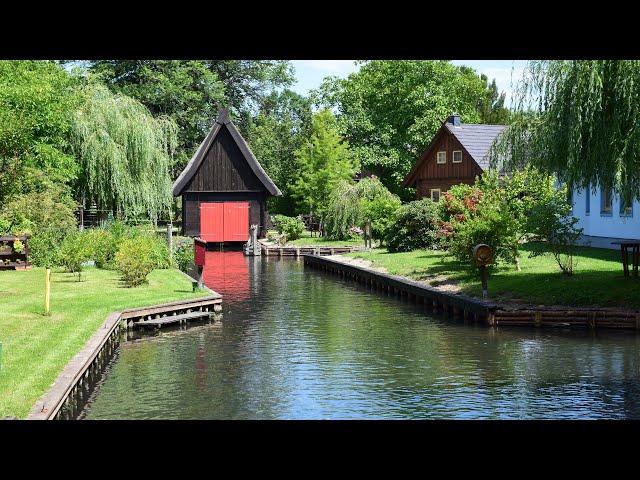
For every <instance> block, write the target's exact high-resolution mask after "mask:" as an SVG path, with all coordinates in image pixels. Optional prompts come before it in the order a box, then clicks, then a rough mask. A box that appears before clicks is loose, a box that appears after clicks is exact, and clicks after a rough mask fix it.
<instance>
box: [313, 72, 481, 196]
mask: <svg viewBox="0 0 640 480" xmlns="http://www.w3.org/2000/svg"><path fill="white" fill-rule="evenodd" d="M314 96H315V97H316V99H317V101H318V102H319V103H321V104H324V105H327V106H329V107H332V108H334V109H335V110H336V111H337V115H338V118H339V121H340V126H341V130H342V132H343V134H344V135H345V137H346V138H347V140H348V141H349V144H350V145H351V146H352V150H353V152H354V154H355V156H356V158H357V159H358V160H359V162H360V163H361V164H362V167H363V169H364V170H366V171H367V172H368V173H375V174H376V175H378V176H379V177H380V179H381V180H382V182H383V183H384V184H385V185H386V186H387V188H389V189H390V190H391V191H394V192H397V193H402V194H403V195H404V196H405V197H407V196H408V192H406V191H402V190H401V189H400V186H399V185H400V183H401V181H402V179H403V178H404V176H405V175H406V174H407V173H408V171H409V170H410V169H411V166H412V165H413V164H414V162H415V161H416V159H417V157H418V156H419V155H420V154H421V153H422V151H423V150H424V149H425V148H426V147H427V145H428V144H429V142H430V141H431V139H432V137H433V135H434V134H435V133H436V131H437V130H438V128H439V127H440V125H441V123H442V122H443V121H444V119H445V118H446V117H447V116H448V115H450V114H452V113H454V112H455V113H459V114H460V115H461V117H462V120H463V121H464V122H468V123H477V122H479V121H480V119H481V118H480V114H479V112H478V108H477V106H478V102H479V101H480V100H481V99H484V98H485V96H486V88H485V84H484V83H483V81H482V80H481V78H480V77H479V76H478V75H477V74H476V73H475V72H474V71H473V70H472V69H469V68H460V67H456V66H454V65H453V64H451V63H450V62H447V61H417V60H390V61H381V60H380V61H378V60H376V61H369V62H363V65H362V67H361V68H360V70H359V71H358V72H356V73H353V74H351V75H350V76H349V77H348V78H347V79H337V78H328V79H327V80H325V82H324V83H323V85H322V86H321V87H320V89H319V90H318V91H317V92H315V94H314Z"/></svg>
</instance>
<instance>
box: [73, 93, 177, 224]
mask: <svg viewBox="0 0 640 480" xmlns="http://www.w3.org/2000/svg"><path fill="white" fill-rule="evenodd" d="M82 95H83V103H82V106H81V107H80V108H79V109H78V111H77V112H76V114H75V116H74V120H73V129H72V135H71V142H72V147H73V152H74V154H75V155H76V157H77V158H78V162H79V167H80V173H79V175H78V180H77V184H76V192H77V195H78V197H79V198H81V199H86V200H87V201H89V202H95V203H96V204H97V205H98V208H101V209H110V210H112V211H113V213H114V214H115V215H116V216H118V217H125V218H127V217H135V216H148V217H149V218H151V219H152V220H153V221H154V222H155V221H157V219H158V217H159V216H161V215H162V214H163V213H167V212H168V211H169V208H170V205H171V201H172V196H171V180H170V176H169V167H170V165H171V156H172V154H173V152H174V150H175V146H176V141H177V139H176V130H177V127H176V125H175V123H174V122H173V121H172V120H171V119H170V118H168V117H158V118H154V117H153V116H152V115H151V114H150V113H149V110H147V108H146V107H145V106H144V105H142V104H141V103H140V102H138V101H137V100H135V99H133V98H131V97H128V96H126V95H122V94H114V93H112V92H110V91H109V90H108V89H107V88H106V87H104V86H103V85H101V84H98V83H93V82H89V83H88V84H87V85H86V86H85V87H84V89H83V91H82Z"/></svg>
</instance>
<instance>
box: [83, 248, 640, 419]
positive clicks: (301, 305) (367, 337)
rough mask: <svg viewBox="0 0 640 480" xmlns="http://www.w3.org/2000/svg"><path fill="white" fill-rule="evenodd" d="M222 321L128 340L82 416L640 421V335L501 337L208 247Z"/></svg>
mask: <svg viewBox="0 0 640 480" xmlns="http://www.w3.org/2000/svg"><path fill="white" fill-rule="evenodd" d="M214 253H215V255H216V258H215V259H213V258H212V259H211V261H209V259H208V261H207V263H208V265H216V267H215V268H212V269H210V270H208V271H207V272H206V274H205V281H206V282H207V284H208V285H209V286H210V287H211V288H213V289H214V290H216V291H217V292H219V293H221V294H222V295H223V298H224V303H223V319H222V322H221V323H217V324H207V325H199V326H194V327H190V328H188V329H186V330H170V331H169V330H167V331H162V332H161V333H160V334H159V335H157V336H154V337H142V338H139V339H137V340H133V341H127V342H123V343H122V344H121V346H120V348H119V352H118V354H117V356H116V358H115V360H114V362H113V364H112V365H111V367H110V368H109V372H108V374H107V375H106V376H105V378H104V379H103V381H102V382H101V384H100V386H99V388H98V389H97V390H96V392H95V394H94V395H93V398H92V400H91V401H90V403H89V404H88V405H87V407H86V409H85V410H84V412H83V413H82V415H81V418H89V419H99V418H111V419H119V418H125V419H129V418H135V419H147V418H189V419H295V418H326V419H328V418H580V419H584V418H640V395H639V394H640V355H639V354H640V336H638V335H636V334H629V333H618V332H613V331H612V332H597V333H595V332H590V331H575V330H573V331H571V332H570V333H569V332H564V331H562V330H557V331H556V330H540V329H538V330H536V329H528V328H498V329H492V328H489V327H487V326H484V325H475V326H474V325H465V324H463V323H462V322H455V321H452V320H444V319H442V318H440V317H437V316H435V317H434V316H430V314H429V313H428V312H427V311H426V310H425V309H424V307H423V306H421V305H415V304H413V303H408V302H402V301H399V300H397V299H396V298H394V297H386V296H382V295H379V294H376V293H375V292H371V291H369V290H367V289H365V288H364V287H361V286H359V285H357V284H355V283H352V282H350V281H348V280H347V281H344V280H341V279H339V278H337V277H335V276H330V275H326V274H323V273H321V272H318V271H315V270H309V269H307V270H305V269H304V266H303V264H302V262H301V261H299V260H293V259H286V258H284V259H276V258H272V257H269V258H266V257H265V258H246V257H243V256H242V254H241V253H240V252H226V253H219V252H209V254H214Z"/></svg>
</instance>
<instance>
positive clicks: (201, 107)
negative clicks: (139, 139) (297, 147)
mask: <svg viewBox="0 0 640 480" xmlns="http://www.w3.org/2000/svg"><path fill="white" fill-rule="evenodd" d="M88 66H89V70H90V71H91V72H93V73H95V74H96V75H98V76H99V77H100V78H101V79H102V80H103V81H104V82H106V84H107V85H108V86H109V88H110V89H112V90H113V91H114V92H117V93H122V94H124V95H128V96H130V97H132V98H135V99H137V100H138V101H140V102H141V103H142V104H144V105H145V106H146V107H147V108H148V109H149V110H150V111H151V113H152V114H153V115H154V116H159V115H166V116H169V117H170V118H171V119H172V120H173V121H174V122H175V123H176V124H177V125H178V129H179V130H178V142H177V147H176V153H177V154H176V157H175V162H174V164H173V165H172V168H171V175H172V178H175V177H176V176H177V175H178V174H179V173H180V171H181V170H182V169H183V168H184V166H185V164H186V162H187V160H188V159H189V158H190V157H191V155H193V152H194V151H195V150H196V148H197V147H198V145H199V144H200V142H202V139H203V138H204V136H205V135H206V134H207V132H208V130H209V129H210V128H211V124H212V122H213V120H214V118H215V116H216V114H217V109H218V108H219V107H221V106H228V107H231V109H232V112H233V113H234V115H235V116H236V117H238V118H239V121H240V126H241V129H244V126H245V123H246V121H245V120H246V119H247V118H248V117H249V114H248V110H250V108H251V107H252V106H254V105H259V104H260V102H261V101H262V100H263V99H264V97H265V96H266V95H267V92H269V91H271V90H273V89H274V88H278V87H283V86H287V85H289V84H290V83H291V82H292V72H291V66H290V64H289V63H288V62H286V61H279V60H95V61H91V62H89V65H88ZM258 158H260V157H258Z"/></svg>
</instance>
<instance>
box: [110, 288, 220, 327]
mask: <svg viewBox="0 0 640 480" xmlns="http://www.w3.org/2000/svg"><path fill="white" fill-rule="evenodd" d="M221 311H222V296H221V295H219V294H217V293H216V294H215V295H209V296H206V297H201V298H196V299H193V300H189V301H187V302H184V301H182V302H172V303H165V304H162V305H155V306H153V307H143V308H133V309H129V310H125V311H124V312H122V314H121V316H120V319H121V320H122V323H123V326H124V327H125V328H161V327H163V326H165V325H172V324H182V323H187V322H188V321H190V320H196V319H207V318H210V317H211V316H212V315H214V314H215V313H219V312H221Z"/></svg>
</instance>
